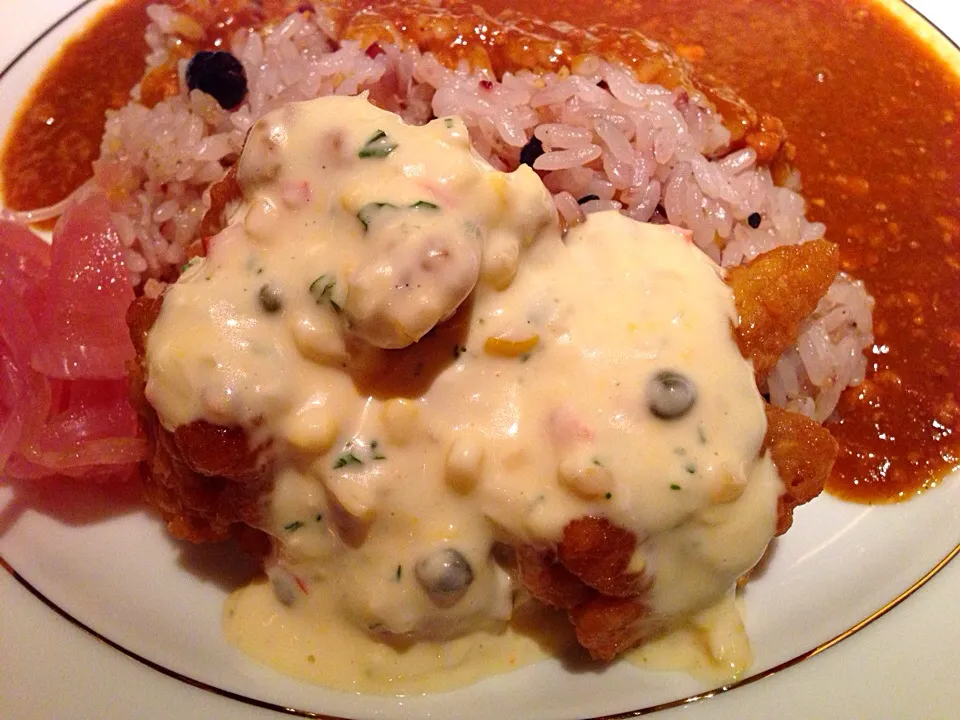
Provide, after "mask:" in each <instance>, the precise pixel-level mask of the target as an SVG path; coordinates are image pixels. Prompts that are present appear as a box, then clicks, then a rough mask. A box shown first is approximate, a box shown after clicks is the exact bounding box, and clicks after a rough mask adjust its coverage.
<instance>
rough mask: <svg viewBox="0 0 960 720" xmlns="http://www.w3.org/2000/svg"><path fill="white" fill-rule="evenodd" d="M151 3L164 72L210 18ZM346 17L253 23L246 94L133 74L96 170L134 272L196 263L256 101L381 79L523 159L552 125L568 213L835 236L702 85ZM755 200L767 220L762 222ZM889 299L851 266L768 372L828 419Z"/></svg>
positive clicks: (719, 244)
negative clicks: (515, 55)
mask: <svg viewBox="0 0 960 720" xmlns="http://www.w3.org/2000/svg"><path fill="white" fill-rule="evenodd" d="M148 13H149V17H150V20H151V22H150V24H149V26H148V28H147V31H146V39H147V44H148V48H149V51H148V55H147V58H146V59H147V69H148V71H149V70H150V69H151V68H154V67H157V66H159V65H162V64H163V63H165V62H166V61H167V59H168V56H169V55H168V54H169V51H170V49H171V48H173V46H174V44H175V43H176V42H177V36H178V35H179V36H183V37H188V38H189V37H193V36H194V35H196V36H197V37H199V36H200V35H202V29H201V28H200V27H199V26H198V25H197V23H196V22H195V21H194V20H193V19H191V18H189V17H187V16H184V15H182V14H180V13H177V12H176V11H174V10H173V9H171V8H170V7H168V6H163V5H153V6H150V7H149V8H148ZM331 28H332V23H331V22H329V19H328V18H327V17H326V16H325V15H324V13H323V11H322V10H321V11H319V12H318V13H316V14H313V13H310V14H305V13H294V14H292V15H290V16H289V17H287V18H285V19H284V20H283V21H281V22H280V23H279V24H277V25H275V26H273V27H272V29H267V30H263V31H260V32H255V31H251V30H247V29H244V30H239V31H238V32H236V33H235V34H234V35H233V37H232V38H231V39H230V42H229V49H230V51H231V52H232V53H233V54H234V55H235V56H236V57H237V58H238V59H239V60H240V61H241V62H242V63H243V65H244V68H245V71H246V75H247V79H248V86H249V90H248V93H247V96H246V98H245V100H244V101H243V103H242V104H241V105H240V106H239V107H237V108H235V109H234V110H232V111H229V112H228V111H225V110H223V109H222V108H221V107H220V106H219V105H218V104H217V102H216V101H215V100H214V99H213V98H211V97H210V96H208V95H205V94H203V93H201V92H199V91H192V92H190V91H188V89H187V87H186V83H185V73H186V65H187V60H180V61H179V65H178V70H179V77H180V93H179V94H178V95H176V96H174V97H171V98H168V99H166V100H164V101H162V102H160V103H158V104H157V105H156V106H154V107H152V108H147V107H144V106H143V105H141V104H139V102H137V100H138V98H139V89H134V93H133V100H132V101H131V102H130V103H129V104H128V105H126V106H125V107H123V108H122V109H120V110H118V111H115V112H110V113H109V114H108V118H107V124H106V131H105V133H104V137H103V141H102V145H101V155H100V158H99V160H97V162H96V163H95V177H94V179H93V180H92V181H91V182H92V183H94V184H96V185H99V186H101V187H103V188H104V189H106V190H107V191H108V196H109V197H110V198H111V201H112V203H113V210H114V218H115V221H116V225H117V230H118V233H119V235H120V237H121V239H122V241H123V243H124V245H125V246H126V247H127V265H128V267H129V269H130V271H131V274H132V276H133V278H132V279H133V282H134V283H135V284H140V283H143V282H145V281H147V280H148V279H155V278H169V277H170V276H171V274H172V273H174V274H175V271H174V268H176V267H178V266H179V265H180V264H181V263H183V262H184V260H185V259H186V248H187V246H188V245H189V244H190V243H191V242H192V241H193V240H194V239H195V235H196V232H197V229H198V226H199V224H200V221H201V219H202V217H203V215H204V213H205V212H206V209H207V208H208V207H209V197H208V194H207V188H208V187H209V185H210V184H211V183H212V182H214V181H215V180H217V179H218V178H220V177H221V176H222V175H223V172H224V168H225V167H226V166H228V165H229V164H231V163H232V162H234V161H235V159H236V158H237V156H238V154H239V153H240V151H241V149H242V147H243V142H244V138H245V136H246V133H247V131H248V130H249V129H250V127H251V126H252V125H253V123H254V122H255V121H256V120H257V118H259V117H260V116H261V115H263V114H264V113H266V112H268V111H270V110H272V109H274V108H276V107H278V106H280V105H283V104H285V103H288V102H292V101H299V100H307V99H311V98H315V97H318V96H321V95H331V94H341V95H344V94H346V95H353V94H357V93H360V92H368V93H369V95H370V98H371V100H372V101H374V102H375V103H376V104H378V105H380V106H382V107H384V108H386V109H388V110H392V111H394V112H397V113H398V114H400V115H401V116H402V117H403V118H404V119H405V120H406V121H407V122H410V123H417V124H420V123H424V122H426V121H427V120H429V119H430V118H432V117H440V116H445V115H459V116H461V117H462V118H463V120H464V122H465V123H466V125H467V127H468V128H469V130H470V134H471V138H472V140H473V144H474V147H475V149H476V151H477V152H478V153H479V154H480V155H482V156H483V157H484V158H486V159H487V160H488V161H489V162H490V163H491V164H492V165H493V166H494V167H496V168H498V169H502V170H510V169H513V168H515V167H516V166H517V165H518V163H519V161H520V153H521V150H522V149H523V148H524V146H525V145H526V144H527V143H528V141H529V140H530V139H531V138H532V137H536V138H537V139H538V140H539V141H540V142H541V143H542V146H543V153H542V154H541V155H539V157H537V158H536V159H535V161H534V162H533V167H534V169H535V170H537V171H538V173H539V174H540V176H541V177H542V179H543V181H544V183H545V185H546V186H547V188H548V189H549V190H550V191H551V192H552V193H553V195H554V200H555V203H556V206H557V210H558V212H559V214H560V216H561V217H562V218H563V219H564V221H565V222H566V223H567V224H568V225H569V224H575V223H578V222H581V221H582V220H583V218H584V216H585V214H587V213H590V212H597V211H601V210H609V209H616V210H620V211H621V212H623V213H624V214H626V215H628V216H630V217H632V218H634V219H636V220H639V221H643V222H655V223H666V222H669V223H672V224H675V225H679V226H682V227H685V228H688V229H689V230H691V231H692V233H693V239H694V242H695V243H696V244H697V245H698V246H699V247H700V248H701V249H702V250H703V251H704V252H705V253H707V254H708V255H709V256H710V257H712V258H713V259H714V260H715V261H717V262H718V263H719V264H721V265H722V266H724V267H730V266H734V265H738V264H741V263H744V262H747V261H749V260H750V259H752V258H754V257H756V256H757V255H758V254H760V253H763V252H765V251H767V250H770V249H772V248H774V247H777V246H780V245H791V244H797V243H802V242H806V241H809V240H814V239H817V238H820V237H823V235H824V232H825V228H824V226H823V225H822V224H820V223H811V222H809V221H807V219H806V217H805V203H804V200H803V198H802V197H801V195H800V194H799V192H798V191H799V176H798V175H797V174H796V173H794V174H793V175H792V176H791V177H789V178H788V180H787V182H786V183H785V184H784V185H782V186H778V185H776V184H775V183H774V181H773V178H772V177H771V174H770V171H769V170H768V169H767V168H765V167H761V166H758V165H757V156H756V153H755V152H754V151H753V150H752V149H749V148H747V149H742V150H738V151H735V152H732V153H728V154H726V155H725V156H721V155H722V151H723V149H724V148H725V147H726V146H727V144H728V142H729V133H728V131H727V130H726V129H725V128H724V126H723V124H722V122H721V119H720V118H719V117H718V116H717V115H716V113H715V112H714V111H713V110H712V109H711V107H710V105H709V103H707V102H706V101H705V99H704V98H703V97H701V96H698V95H697V94H690V93H688V92H687V91H686V90H683V89H676V90H668V89H666V88H663V87H660V86H657V85H649V84H644V83H640V82H637V81H636V80H635V79H634V77H633V76H632V75H631V74H630V73H629V72H628V71H626V70H625V69H624V68H622V67H620V66H618V65H616V64H613V63H609V62H606V61H604V60H601V59H599V58H587V59H585V60H582V61H580V62H578V63H577V64H576V66H575V67H573V68H564V69H562V70H560V71H558V72H554V73H547V74H534V73H530V72H527V71H522V72H519V73H516V74H510V73H508V74H505V75H504V76H503V77H502V78H499V79H498V78H495V77H492V76H491V75H489V74H485V73H482V72H476V71H473V70H472V69H470V68H469V67H467V66H466V65H465V64H461V65H460V67H458V68H456V69H455V70H452V69H449V68H447V67H445V66H444V65H442V64H441V63H440V62H438V61H437V60H436V59H435V58H434V57H433V56H431V55H422V54H420V53H419V52H418V51H417V50H416V49H413V48H406V49H400V48H398V47H396V46H392V45H383V46H380V47H379V52H375V53H368V52H365V49H364V48H361V47H360V46H359V45H358V44H357V43H355V42H350V41H345V42H342V43H340V42H337V41H336V40H335V39H334V38H333V37H332V36H331V32H332V29H331ZM755 213H759V214H760V217H761V223H760V224H759V226H757V227H751V225H750V224H749V223H748V222H747V218H748V217H750V216H751V215H753V214H755ZM754 224H756V223H754ZM872 304H873V301H872V299H871V298H870V297H869V296H868V294H867V293H866V291H865V289H864V287H863V285H862V283H860V282H858V281H854V280H852V279H850V278H848V277H846V276H845V275H842V274H841V275H840V276H838V278H837V280H836V281H835V282H834V284H833V286H832V287H831V288H830V290H829V292H828V293H827V295H826V296H825V297H824V298H823V300H822V301H821V302H820V304H819V306H818V308H817V310H816V311H815V313H814V314H813V315H812V316H811V317H810V318H808V319H807V321H806V322H805V323H804V324H803V326H802V328H801V333H800V337H799V339H798V342H797V344H796V346H795V347H793V348H791V349H790V350H788V351H787V352H786V353H784V355H783V357H782V358H781V359H780V361H779V362H778V364H777V366H776V368H775V369H774V370H773V372H772V373H771V374H770V376H769V378H768V380H767V387H766V388H762V389H763V390H765V391H766V392H768V393H769V396H770V398H771V401H772V402H774V403H775V404H777V405H781V406H784V407H789V408H791V409H795V410H798V411H800V412H803V413H805V414H807V415H809V416H811V417H814V418H816V419H817V420H820V421H823V420H825V419H827V418H828V417H829V416H830V415H831V413H832V412H833V410H834V408H835V407H836V404H837V401H838V399H839V396H840V393H841V392H842V390H843V389H844V388H846V387H847V386H849V385H855V384H858V383H860V382H862V381H863V378H864V373H865V369H866V359H865V357H864V352H863V351H864V348H866V347H869V346H870V345H871V344H872V342H873V335H872V322H871V310H872Z"/></svg>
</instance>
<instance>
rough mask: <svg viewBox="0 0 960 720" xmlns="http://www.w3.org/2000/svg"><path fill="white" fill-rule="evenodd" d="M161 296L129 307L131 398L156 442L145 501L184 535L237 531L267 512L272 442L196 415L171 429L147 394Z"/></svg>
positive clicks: (144, 478)
mask: <svg viewBox="0 0 960 720" xmlns="http://www.w3.org/2000/svg"><path fill="white" fill-rule="evenodd" d="M162 306H163V299H162V298H147V297H140V298H137V299H136V300H135V301H134V302H133V304H132V305H131V306H130V309H129V311H128V312H127V324H128V326H129V327H130V337H131V339H132V340H133V345H134V349H135V350H136V360H135V361H134V362H133V363H132V364H131V367H130V383H131V398H132V400H133V403H134V407H136V409H137V411H138V412H139V413H140V416H141V418H142V420H143V423H144V425H145V426H146V430H147V433H146V435H147V437H149V438H152V439H153V441H154V446H153V448H152V451H151V453H150V456H149V458H148V459H147V461H146V462H145V463H144V468H143V472H142V473H141V484H142V490H143V495H144V498H145V499H146V501H147V502H148V503H149V504H150V505H152V506H153V507H155V508H157V510H159V512H160V514H161V515H162V516H163V519H164V520H165V521H166V523H167V527H168V529H169V530H170V533H171V534H172V535H173V536H174V537H177V538H179V539H181V540H189V541H191V542H211V541H218V540H225V539H227V538H229V537H232V536H235V535H237V534H245V535H249V532H248V531H247V526H250V525H255V524H257V522H258V521H259V519H260V517H261V515H262V503H263V498H264V497H266V493H267V492H268V491H269V489H270V485H271V483H272V480H271V479H270V478H271V473H270V472H269V453H268V452H267V448H251V447H250V444H249V442H248V439H247V435H246V433H245V432H244V431H243V429H241V428H239V427H222V426H218V425H214V424H211V423H208V422H204V421H195V422H192V423H189V424H187V425H183V426H181V427H178V428H177V429H176V431H175V432H172V433H171V432H169V431H168V430H166V429H165V428H164V427H163V426H162V425H161V424H160V421H159V418H158V417H157V414H156V412H155V411H154V409H153V408H152V407H151V406H150V403H149V402H148V401H147V399H146V397H145V395H144V389H145V386H146V378H145V376H144V371H143V359H144V357H145V355H146V339H147V333H148V332H149V331H150V328H151V327H153V324H154V322H155V321H156V319H157V317H158V315H159V314H160V309H161V308H162Z"/></svg>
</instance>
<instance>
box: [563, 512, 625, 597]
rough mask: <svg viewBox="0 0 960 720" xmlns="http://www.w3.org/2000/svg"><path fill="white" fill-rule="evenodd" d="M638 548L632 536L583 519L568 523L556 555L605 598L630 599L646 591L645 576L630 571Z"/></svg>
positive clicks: (602, 520) (609, 525)
mask: <svg viewBox="0 0 960 720" xmlns="http://www.w3.org/2000/svg"><path fill="white" fill-rule="evenodd" d="M636 547H637V537H636V535H634V534H633V533H632V532H630V531H628V530H624V529H623V528H621V527H617V526H616V525H614V524H613V523H612V522H610V521H609V520H607V519H606V518H596V517H582V518H578V519H576V520H572V521H570V522H569V523H567V526H566V527H565V528H564V529H563V538H562V539H561V540H560V543H559V545H558V546H557V554H558V556H559V558H560V561H561V562H562V563H563V564H564V566H566V568H567V569H568V570H569V571H570V572H571V573H573V574H574V575H575V576H577V577H578V578H580V580H582V581H583V582H584V583H585V584H586V585H588V586H590V587H592V588H594V589H595V590H598V591H600V592H601V593H603V594H604V595H612V596H614V597H631V596H633V595H636V594H637V593H639V592H640V591H641V590H642V589H643V578H642V576H641V575H640V574H638V573H631V572H628V570H627V569H628V567H629V565H630V559H631V558H632V557H633V551H634V549H636Z"/></svg>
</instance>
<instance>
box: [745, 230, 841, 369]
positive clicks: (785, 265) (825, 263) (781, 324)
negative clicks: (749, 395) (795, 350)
mask: <svg viewBox="0 0 960 720" xmlns="http://www.w3.org/2000/svg"><path fill="white" fill-rule="evenodd" d="M839 269H840V252H839V250H838V249H837V246H836V245H834V244H833V243H831V242H829V241H827V240H814V241H813V242H808V243H804V244H802V245H789V246H784V247H779V248H776V249H774V250H771V251H770V252H767V253H764V254H763V255H760V256H759V257H757V258H756V259H755V260H753V262H751V263H749V264H747V265H742V266H739V267H735V268H732V269H731V270H730V271H729V272H728V273H727V283H728V284H729V285H730V287H731V288H732V289H733V297H734V301H735V303H736V306H737V312H738V313H739V315H740V324H739V325H738V326H737V328H736V332H735V335H736V338H737V344H738V345H739V346H740V352H741V353H742V354H743V356H744V357H745V358H747V359H748V360H752V361H753V369H754V372H755V373H756V375H757V379H758V381H759V380H763V378H765V377H766V376H767V373H769V372H770V371H771V370H772V369H773V367H774V365H776V364H777V360H778V359H779V357H780V356H781V355H782V354H783V352H784V350H786V349H787V348H789V347H790V346H791V345H793V344H794V343H795V342H796V341H797V335H798V334H799V329H800V323H801V322H803V320H804V319H805V318H806V317H807V316H808V315H810V313H812V312H813V311H814V309H815V308H816V307H817V303H818V302H820V298H822V297H823V296H824V294H825V293H826V292H827V289H828V288H829V287H830V284H831V283H832V282H833V280H834V278H835V277H836V276H837V272H838V270H839Z"/></svg>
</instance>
